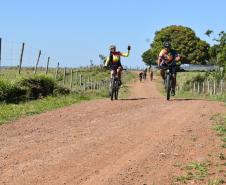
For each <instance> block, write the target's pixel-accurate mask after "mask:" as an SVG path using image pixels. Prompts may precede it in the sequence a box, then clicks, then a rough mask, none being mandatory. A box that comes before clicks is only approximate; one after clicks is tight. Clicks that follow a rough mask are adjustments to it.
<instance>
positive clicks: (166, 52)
mask: <svg viewBox="0 0 226 185" xmlns="http://www.w3.org/2000/svg"><path fill="white" fill-rule="evenodd" d="M163 46H164V49H162V50H161V52H160V53H159V57H158V61H157V64H158V66H159V67H164V66H167V65H168V64H170V65H175V67H174V71H173V79H172V91H171V95H172V96H175V88H176V63H177V62H179V61H180V60H181V57H180V55H179V54H178V53H177V52H176V51H175V50H173V49H172V47H171V43H170V42H168V41H165V42H164V43H163ZM160 74H161V76H162V79H163V80H165V69H164V68H163V69H160Z"/></svg>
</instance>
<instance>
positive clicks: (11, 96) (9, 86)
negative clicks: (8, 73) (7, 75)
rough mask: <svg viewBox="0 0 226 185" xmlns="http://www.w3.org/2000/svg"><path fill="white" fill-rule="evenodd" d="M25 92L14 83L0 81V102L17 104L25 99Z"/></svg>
mask: <svg viewBox="0 0 226 185" xmlns="http://www.w3.org/2000/svg"><path fill="white" fill-rule="evenodd" d="M26 93H27V90H26V89H24V88H21V87H20V86H18V84H16V83H15V82H10V81H8V80H2V79H1V80H0V101H4V102H6V103H17V102H19V101H22V100H25V99H26Z"/></svg>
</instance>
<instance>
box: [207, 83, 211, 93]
mask: <svg viewBox="0 0 226 185" xmlns="http://www.w3.org/2000/svg"><path fill="white" fill-rule="evenodd" d="M207 89H208V94H210V81H209V80H207Z"/></svg>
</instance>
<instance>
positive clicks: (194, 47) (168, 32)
mask: <svg viewBox="0 0 226 185" xmlns="http://www.w3.org/2000/svg"><path fill="white" fill-rule="evenodd" d="M209 34H211V33H209ZM164 41H170V42H171V44H172V47H173V49H175V50H176V51H177V52H178V53H180V54H181V56H182V63H192V64H204V63H206V61H207V60H208V59H209V53H208V49H209V44H208V43H207V42H205V41H203V40H201V39H200V38H198V37H197V36H196V34H195V32H194V31H193V30H192V29H191V28H188V27H184V26H175V25H173V26H168V27H165V28H163V29H161V30H160V31H157V32H156V33H155V38H154V41H153V43H151V45H150V46H151V48H150V49H149V50H147V51H145V52H144V53H143V55H142V58H143V61H144V62H145V63H146V64H148V65H150V64H152V63H153V61H156V60H157V57H158V54H159V52H160V51H161V49H162V48H163V42H164Z"/></svg>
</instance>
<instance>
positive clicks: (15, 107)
mask: <svg viewBox="0 0 226 185" xmlns="http://www.w3.org/2000/svg"><path fill="white" fill-rule="evenodd" d="M108 75H109V74H108ZM134 78H135V75H134V74H133V73H131V72H127V73H125V74H124V78H123V83H124V87H123V88H122V89H121V90H120V97H121V98H126V97H127V96H128V95H129V87H128V84H129V83H131V82H132V81H133V79H134ZM107 97H108V89H103V90H95V91H78V92H74V93H71V94H69V95H65V96H47V97H45V98H42V99H38V100H33V101H27V102H21V103H18V104H13V103H0V125H1V124H4V123H7V122H9V121H13V120H16V119H19V118H21V117H25V116H30V115H34V114H39V113H43V112H47V111H51V110H54V109H57V108H62V107H65V106H68V105H72V104H75V103H80V102H83V101H88V100H94V99H102V98H107Z"/></svg>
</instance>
